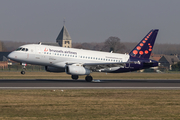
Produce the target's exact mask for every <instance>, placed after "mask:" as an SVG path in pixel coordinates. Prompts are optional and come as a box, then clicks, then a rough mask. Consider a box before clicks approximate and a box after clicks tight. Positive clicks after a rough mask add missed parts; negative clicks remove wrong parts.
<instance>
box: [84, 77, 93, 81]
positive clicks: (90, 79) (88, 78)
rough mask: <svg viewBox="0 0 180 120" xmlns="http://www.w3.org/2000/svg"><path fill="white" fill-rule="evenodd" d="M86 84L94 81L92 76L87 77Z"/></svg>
mask: <svg viewBox="0 0 180 120" xmlns="http://www.w3.org/2000/svg"><path fill="white" fill-rule="evenodd" d="M85 80H86V82H91V81H92V80H93V78H92V76H86V77H85Z"/></svg>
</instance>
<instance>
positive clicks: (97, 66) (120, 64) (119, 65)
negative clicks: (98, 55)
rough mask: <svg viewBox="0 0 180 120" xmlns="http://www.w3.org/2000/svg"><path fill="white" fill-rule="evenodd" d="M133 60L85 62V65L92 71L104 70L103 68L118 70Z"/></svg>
mask: <svg viewBox="0 0 180 120" xmlns="http://www.w3.org/2000/svg"><path fill="white" fill-rule="evenodd" d="M130 63H131V62H114V63H84V64H83V66H84V67H85V68H88V69H90V70H92V71H94V72H95V71H103V70H106V71H107V70H109V71H111V70H116V69H119V68H124V67H126V64H130Z"/></svg>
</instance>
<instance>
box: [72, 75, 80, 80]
mask: <svg viewBox="0 0 180 120" xmlns="http://www.w3.org/2000/svg"><path fill="white" fill-rule="evenodd" d="M71 78H72V79H73V80H77V79H78V78H79V76H78V75H72V76H71Z"/></svg>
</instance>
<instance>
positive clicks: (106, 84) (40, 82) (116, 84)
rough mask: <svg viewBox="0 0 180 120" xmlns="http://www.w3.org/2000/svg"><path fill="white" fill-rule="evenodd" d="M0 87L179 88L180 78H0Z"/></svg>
mask: <svg viewBox="0 0 180 120" xmlns="http://www.w3.org/2000/svg"><path fill="white" fill-rule="evenodd" d="M0 89H180V80H100V81H99V80H98V81H96V80H95V81H94V82H90V83H89V82H86V81H85V80H77V81H74V80H54V79H52V80H47V79H23V80H21V79H13V80H12V79H11V80H10V79H6V80H2V79H1V80H0Z"/></svg>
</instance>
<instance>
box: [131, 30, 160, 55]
mask: <svg viewBox="0 0 180 120" xmlns="http://www.w3.org/2000/svg"><path fill="white" fill-rule="evenodd" d="M158 31H159V30H158V29H153V30H151V31H150V32H149V33H148V34H147V35H146V36H145V37H144V38H143V39H142V40H141V41H140V42H139V43H138V44H137V46H136V47H135V48H134V49H133V50H132V51H131V52H130V53H129V55H130V56H132V57H139V58H149V57H150V55H151V52H152V49H153V46H154V42H155V40H156V36H157V33H158Z"/></svg>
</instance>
